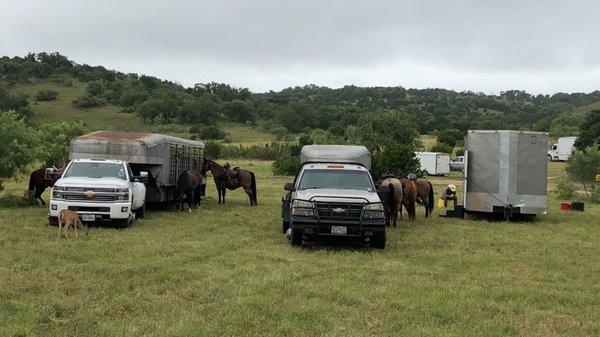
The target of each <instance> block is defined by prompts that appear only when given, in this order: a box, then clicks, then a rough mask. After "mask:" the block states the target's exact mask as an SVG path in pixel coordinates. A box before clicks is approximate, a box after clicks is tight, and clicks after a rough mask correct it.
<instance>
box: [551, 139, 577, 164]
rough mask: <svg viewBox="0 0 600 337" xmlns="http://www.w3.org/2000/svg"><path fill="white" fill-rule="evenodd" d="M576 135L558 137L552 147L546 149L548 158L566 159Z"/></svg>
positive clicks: (569, 154) (553, 159) (555, 159)
mask: <svg viewBox="0 0 600 337" xmlns="http://www.w3.org/2000/svg"><path fill="white" fill-rule="evenodd" d="M576 140H577V137H575V136H570V137H559V138H558V141H557V142H556V143H555V144H552V148H551V149H550V150H548V160H550V161H567V160H569V157H570V156H571V153H572V152H573V148H574V144H575V141H576Z"/></svg>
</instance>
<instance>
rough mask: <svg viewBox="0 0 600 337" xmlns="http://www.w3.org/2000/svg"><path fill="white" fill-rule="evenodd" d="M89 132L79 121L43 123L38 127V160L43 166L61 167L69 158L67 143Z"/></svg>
mask: <svg viewBox="0 0 600 337" xmlns="http://www.w3.org/2000/svg"><path fill="white" fill-rule="evenodd" d="M87 132H89V129H88V128H87V127H86V126H85V124H84V123H83V122H81V121H76V122H61V123H48V124H43V125H42V126H40V127H39V128H38V131H37V134H38V137H37V138H38V139H39V141H40V144H39V147H40V148H39V153H40V154H39V157H38V161H40V162H41V164H42V165H43V166H56V167H61V166H63V165H64V164H66V163H67V161H68V160H69V145H70V144H71V140H72V139H73V138H75V137H78V136H81V135H83V134H84V133H87Z"/></svg>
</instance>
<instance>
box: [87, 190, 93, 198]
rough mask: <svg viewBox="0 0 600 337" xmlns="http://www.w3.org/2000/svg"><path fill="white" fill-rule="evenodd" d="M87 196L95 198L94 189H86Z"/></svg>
mask: <svg viewBox="0 0 600 337" xmlns="http://www.w3.org/2000/svg"><path fill="white" fill-rule="evenodd" d="M85 196H86V197H87V198H88V199H91V198H93V197H94V191H85Z"/></svg>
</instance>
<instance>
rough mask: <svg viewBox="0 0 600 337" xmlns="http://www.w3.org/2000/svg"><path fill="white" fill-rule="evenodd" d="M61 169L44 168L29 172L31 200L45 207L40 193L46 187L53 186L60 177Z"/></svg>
mask: <svg viewBox="0 0 600 337" xmlns="http://www.w3.org/2000/svg"><path fill="white" fill-rule="evenodd" d="M62 171H63V169H62V168H60V169H55V168H51V169H46V168H44V167H42V168H40V169H37V170H35V171H33V172H31V175H30V176H29V191H30V194H31V193H33V200H34V201H37V202H38V204H41V205H42V206H46V203H45V202H44V200H43V199H42V193H44V191H45V190H46V188H47V187H52V186H54V183H55V182H56V180H58V178H60V176H61V175H62Z"/></svg>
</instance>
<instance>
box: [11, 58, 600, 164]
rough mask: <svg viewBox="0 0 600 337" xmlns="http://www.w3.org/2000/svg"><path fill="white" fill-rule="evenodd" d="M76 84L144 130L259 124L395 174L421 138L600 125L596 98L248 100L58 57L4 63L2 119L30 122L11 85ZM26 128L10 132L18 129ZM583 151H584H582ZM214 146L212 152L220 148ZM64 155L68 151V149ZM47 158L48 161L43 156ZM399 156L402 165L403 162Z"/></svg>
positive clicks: (403, 95)
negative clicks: (366, 157)
mask: <svg viewBox="0 0 600 337" xmlns="http://www.w3.org/2000/svg"><path fill="white" fill-rule="evenodd" d="M74 80H77V81H79V82H82V83H85V85H86V89H85V92H84V93H83V94H82V95H81V96H79V97H77V98H76V99H75V100H73V102H72V104H73V106H74V107H76V108H79V109H88V108H91V107H99V106H104V105H112V106H118V107H121V110H122V111H123V112H125V113H132V114H137V115H139V116H140V117H141V118H142V119H143V121H144V122H145V123H147V124H172V123H176V124H183V125H188V126H189V130H190V133H191V134H193V135H194V137H195V138H197V139H203V140H220V139H223V138H224V137H225V136H226V133H225V132H223V130H221V129H220V128H219V126H218V123H219V122H221V121H232V122H238V123H245V124H248V125H253V126H258V127H262V128H263V129H265V130H268V132H271V133H273V134H274V135H275V136H276V137H277V139H279V140H294V139H296V137H290V134H296V135H302V136H301V137H300V141H299V142H298V145H300V144H310V143H347V144H363V145H366V146H367V147H369V149H370V150H371V151H373V153H374V154H375V158H374V163H375V167H377V168H379V169H381V170H394V171H396V172H397V173H399V174H404V173H406V172H410V171H413V170H415V169H416V168H415V164H414V162H412V161H411V159H410V158H408V157H406V154H408V153H411V152H414V150H415V149H416V148H417V147H418V146H419V144H418V137H419V135H420V134H434V135H436V136H438V137H437V138H438V144H436V147H435V148H434V150H436V151H440V152H452V149H453V147H454V146H455V144H456V143H457V142H460V140H461V139H462V138H463V136H464V134H466V131H467V130H469V129H515V130H534V131H546V132H549V133H550V134H551V136H554V137H559V136H566V135H579V134H580V132H581V130H582V128H584V129H585V128H588V129H590V130H591V131H589V132H588V133H590V132H591V133H592V136H591V142H590V141H586V142H587V143H588V144H590V143H591V144H593V143H594V141H597V138H594V137H597V136H594V135H593V132H594V130H595V128H594V126H593V125H598V124H600V123H597V124H592V126H590V125H589V123H587V124H586V122H585V121H586V118H589V117H590V116H594V114H593V113H590V112H589V111H586V107H588V106H592V105H593V104H597V103H598V102H600V91H594V92H591V93H556V94H553V95H531V94H529V93H527V92H524V91H520V90H508V91H504V92H501V93H500V94H498V95H486V94H483V93H476V92H471V91H465V92H455V91H452V90H446V89H437V88H428V89H406V88H403V87H401V86H396V87H356V86H353V85H348V86H344V87H343V88H338V89H333V88H328V87H322V86H316V85H306V86H302V87H293V88H292V87H290V88H286V89H283V90H281V91H279V92H274V91H269V92H266V93H252V92H250V90H248V89H247V88H236V87H233V86H230V85H228V84H224V83H216V82H207V83H198V84H196V85H194V86H193V87H188V88H186V87H183V86H182V85H180V84H178V83H174V82H170V81H165V80H161V79H158V78H156V77H152V76H147V75H139V74H134V73H129V74H125V73H121V72H117V71H114V70H109V69H106V68H104V67H102V66H89V65H86V64H77V63H75V62H73V61H71V60H69V59H68V58H67V57H66V56H63V55H61V54H59V53H38V54H34V53H30V54H28V55H26V56H25V57H13V58H10V57H2V58H0V111H11V115H10V116H9V115H6V114H5V115H3V118H4V119H5V120H10V121H12V122H11V123H17V122H16V121H21V120H22V121H23V123H24V124H23V125H22V126H23V127H25V128H26V127H27V126H28V121H29V120H30V119H31V118H32V113H31V109H30V107H29V103H28V97H27V96H26V95H23V94H18V93H15V92H14V90H12V87H13V86H14V85H16V84H23V83H25V84H26V83H31V82H32V81H47V82H50V83H56V84H57V85H59V84H60V85H70V84H72V81H74ZM56 98H57V93H56V91H53V90H45V91H43V92H39V93H37V94H36V97H35V99H36V100H39V101H41V100H53V99H56ZM594 122H595V120H594ZM11 123H9V124H7V125H12V124H11ZM22 126H21V125H19V126H18V127H16V128H15V129H14V130H20V129H19V128H21V127H22ZM46 128H56V129H55V130H51V131H48V130H44V128H40V129H39V130H34V131H35V132H38V133H41V134H40V135H37V136H36V137H38V139H39V138H43V137H45V136H46V135H44V133H49V132H63V133H64V134H65V135H67V136H69V137H70V136H76V135H77V133H78V132H83V130H84V129H85V125H83V124H78V123H74V124H68V123H67V124H63V125H58V126H57V125H54V126H46ZM26 131H27V130H26ZM15 132H16V131H15ZM27 132H31V130H29V131H27ZM580 139H582V140H583V139H588V138H587V137H580ZM23 144H24V143H23ZM584 145H585V144H581V146H582V148H584ZM67 146H68V143H67ZM213 148H215V149H217V147H216V146H213ZM62 149H63V151H64V144H63V146H62ZM221 150H222V149H221ZM227 150H228V149H225V151H224V152H227ZM296 150H297V148H295V149H294V148H293V147H290V149H289V151H283V152H277V151H273V150H272V148H271V149H269V150H268V151H267V150H265V151H262V150H261V151H262V152H260V151H258V150H256V149H252V150H251V151H253V152H252V153H261V156H264V155H266V154H269V153H278V156H279V157H278V159H285V158H287V157H289V158H291V160H290V163H292V164H293V155H294V153H295V151H296ZM244 151H246V152H244ZM247 151H249V150H247V149H231V151H229V152H230V153H249V152H247ZM50 152H52V151H50ZM44 155H47V156H49V152H48V153H46V152H45V153H44ZM63 156H64V152H63ZM58 157H60V155H54V158H52V157H51V156H50V157H47V158H43V159H42V162H43V163H45V164H49V165H55V164H56V161H59V160H60V159H59V158H58ZM403 157H406V158H404V159H401V158H403ZM390 158H396V159H390ZM399 158H400V159H399ZM22 159H25V157H23V158H22ZM282 162H285V160H283V161H282ZM283 166H285V165H283ZM288 173H289V172H288Z"/></svg>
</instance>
